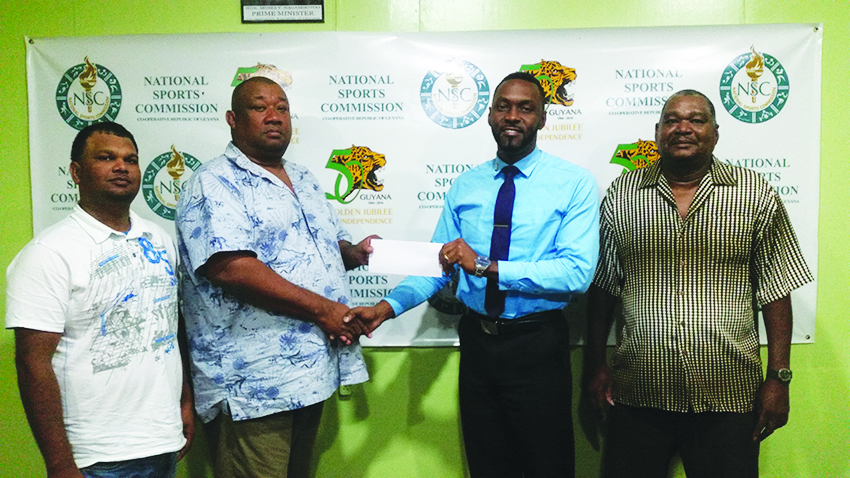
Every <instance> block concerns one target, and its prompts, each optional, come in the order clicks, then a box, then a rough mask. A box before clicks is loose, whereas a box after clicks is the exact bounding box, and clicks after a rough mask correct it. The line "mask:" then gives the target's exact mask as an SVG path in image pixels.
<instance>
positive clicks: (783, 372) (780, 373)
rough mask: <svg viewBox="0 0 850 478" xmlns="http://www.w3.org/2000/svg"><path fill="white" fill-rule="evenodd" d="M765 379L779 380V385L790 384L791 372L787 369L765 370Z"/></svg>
mask: <svg viewBox="0 0 850 478" xmlns="http://www.w3.org/2000/svg"><path fill="white" fill-rule="evenodd" d="M766 378H772V379H775V380H779V383H781V384H783V385H788V384H789V383H791V371H790V370H788V369H787V368H780V369H779V370H771V369H767V375H766Z"/></svg>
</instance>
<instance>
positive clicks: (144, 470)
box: [80, 451, 177, 478]
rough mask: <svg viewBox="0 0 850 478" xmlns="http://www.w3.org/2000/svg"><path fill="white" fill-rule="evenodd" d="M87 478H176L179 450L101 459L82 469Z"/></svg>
mask: <svg viewBox="0 0 850 478" xmlns="http://www.w3.org/2000/svg"><path fill="white" fill-rule="evenodd" d="M80 472H81V473H82V474H83V476H85V477H86V478H174V476H175V475H176V474H177V452H176V451H175V452H173V453H163V454H162V455H156V456H149V457H147V458H136V459H135V460H125V461H101V462H98V463H95V464H94V465H91V466H87V467H85V468H83V469H82V470H80Z"/></svg>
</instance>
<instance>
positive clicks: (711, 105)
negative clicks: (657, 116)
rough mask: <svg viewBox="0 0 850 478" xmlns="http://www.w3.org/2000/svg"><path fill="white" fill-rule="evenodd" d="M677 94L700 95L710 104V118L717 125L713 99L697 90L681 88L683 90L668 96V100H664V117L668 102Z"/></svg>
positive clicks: (662, 110) (662, 109)
mask: <svg viewBox="0 0 850 478" xmlns="http://www.w3.org/2000/svg"><path fill="white" fill-rule="evenodd" d="M677 96H699V97H700V98H702V99H704V100H705V102H706V103H707V104H708V112H709V113H711V118H710V119H711V123H712V124H714V125H717V114H716V112H715V111H714V103H712V102H711V100H710V99H708V96H705V95H704V94H702V93H701V92H699V91H697V90H681V91H677V92H675V93H673V94H672V95H670V97H669V98H667V101H665V102H664V107H663V108H661V117H662V118H663V117H664V110H665V109H667V103H669V102H670V100H672V99H673V98H675V97H677Z"/></svg>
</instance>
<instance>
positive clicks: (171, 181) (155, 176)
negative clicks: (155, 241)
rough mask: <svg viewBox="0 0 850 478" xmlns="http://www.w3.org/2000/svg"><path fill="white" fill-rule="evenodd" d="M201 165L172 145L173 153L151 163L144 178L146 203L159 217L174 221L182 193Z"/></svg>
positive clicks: (143, 187) (143, 190)
mask: <svg viewBox="0 0 850 478" xmlns="http://www.w3.org/2000/svg"><path fill="white" fill-rule="evenodd" d="M200 165H201V162H200V161H198V159H197V158H195V157H194V156H192V155H191V154H189V153H186V152H180V151H177V149H176V148H175V147H174V145H171V151H169V152H167V153H162V154H160V155H159V156H157V157H156V158H154V159H153V161H151V163H150V164H149V165H148V167H147V168H145V174H144V175H143V176H142V196H143V197H144V198H145V203H147V205H148V207H150V208H151V211H153V212H155V213H156V214H157V215H158V216H159V217H162V218H164V219H168V220H172V221H173V220H174V210H175V209H176V208H177V200H178V199H180V191H182V190H183V185H184V184H186V180H187V179H189V177H188V176H187V175H186V172H187V171H186V168H189V172H192V171H195V170H196V169H198V167H199V166H200Z"/></svg>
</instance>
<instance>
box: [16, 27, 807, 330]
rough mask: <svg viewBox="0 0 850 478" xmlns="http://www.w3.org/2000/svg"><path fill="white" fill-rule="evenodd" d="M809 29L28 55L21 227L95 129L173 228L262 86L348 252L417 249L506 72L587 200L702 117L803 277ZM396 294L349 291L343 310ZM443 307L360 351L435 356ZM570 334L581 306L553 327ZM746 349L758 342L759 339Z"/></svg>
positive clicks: (346, 39) (290, 42)
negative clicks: (670, 117) (376, 244)
mask: <svg viewBox="0 0 850 478" xmlns="http://www.w3.org/2000/svg"><path fill="white" fill-rule="evenodd" d="M822 36H823V34H822V26H821V25H816V24H783V25H747V26H719V27H674V28H617V29H614V28H611V29H590V30H541V31H499V32H465V33H405V34H386V33H338V32H321V33H279V34H255V35H248V34H208V35H168V36H154V35H150V36H115V37H77V38H34V39H27V73H28V76H27V78H28V87H29V121H30V151H31V168H32V192H33V209H34V211H33V223H34V224H33V225H34V229H35V231H36V232H38V231H40V230H41V229H43V228H45V227H46V226H48V225H50V224H52V223H54V222H56V221H58V220H60V219H61V218H62V217H64V216H66V215H67V214H68V212H69V210H70V209H71V208H72V207H73V205H74V204H75V202H76V200H77V191H76V189H75V187H74V184H73V182H72V181H71V178H70V176H69V174H68V163H69V151H70V147H71V142H72V140H73V138H74V136H75V134H76V133H77V131H78V129H80V128H82V127H84V126H85V125H87V124H89V123H91V122H95V121H104V120H107V119H110V120H114V121H117V122H119V123H122V124H123V125H124V126H126V127H127V128H128V129H129V130H130V131H131V132H132V133H133V134H134V135H135V137H136V140H137V142H138V144H139V150H140V151H139V152H140V156H141V167H142V172H143V186H142V192H141V193H140V195H139V197H138V198H137V200H136V203H135V205H134V210H135V211H136V212H138V213H139V214H141V215H142V216H143V217H146V218H149V219H153V220H155V221H157V222H159V223H160V224H162V225H163V226H164V227H166V228H167V229H169V230H173V223H172V218H173V208H174V205H175V203H176V198H177V197H178V195H179V192H180V189H181V187H182V184H183V183H184V182H185V180H186V179H187V178H188V177H189V176H190V175H191V173H192V171H193V170H195V169H196V168H197V167H198V166H199V165H200V164H201V163H203V162H204V161H208V160H210V159H212V158H214V157H216V156H217V155H219V154H221V153H222V152H223V150H224V147H225V145H226V143H227V141H229V139H230V133H229V129H228V127H227V124H226V122H225V121H224V115H225V112H226V111H227V110H228V109H229V106H230V94H231V91H232V87H233V86H234V85H235V84H238V82H239V81H241V80H242V79H244V78H247V77H250V76H251V75H255V74H263V75H266V76H270V77H272V78H274V79H276V80H277V81H278V82H279V83H281V85H282V86H283V87H284V89H285V91H286V92H287V95H288V96H289V99H290V102H291V107H292V115H293V129H294V131H293V140H292V144H291V145H290V147H289V149H288V150H287V153H286V158H287V159H288V160H291V161H295V162H298V163H301V164H304V165H306V166H308V167H309V168H310V169H311V170H312V171H313V173H314V174H315V175H316V176H317V177H318V178H319V181H320V182H321V183H322V186H323V187H324V189H325V191H326V192H327V195H328V197H329V200H330V201H332V203H333V204H334V206H335V207H336V209H337V211H338V212H339V215H340V218H341V219H342V221H343V222H344V223H345V224H346V227H347V228H348V229H349V231H350V232H351V233H352V234H353V235H354V238H355V240H360V239H361V238H363V237H365V236H366V235H368V234H379V235H380V236H382V237H384V238H386V239H394V240H413V241H423V240H426V241H427V240H429V239H430V237H431V233H432V232H433V228H434V225H435V224H436V221H437V217H438V216H439V213H440V210H441V207H442V198H443V196H444V195H445V193H446V191H447V190H448V188H449V186H450V185H451V183H452V181H453V180H454V178H455V177H457V175H458V174H460V173H461V172H463V171H465V170H467V169H469V168H471V167H473V166H474V165H477V164H479V163H481V162H484V161H486V160H489V159H491V158H492V157H493V156H494V155H495V143H494V141H493V138H492V135H491V133H490V130H489V127H488V125H487V120H486V115H487V110H488V107H489V103H490V100H491V95H492V93H493V90H494V89H495V87H496V85H497V84H498V82H499V81H500V80H501V78H502V77H504V76H505V75H506V74H508V73H510V72H512V71H517V70H520V69H522V70H528V71H530V72H531V73H533V74H535V75H536V76H538V77H540V78H542V81H543V83H544V84H545V85H546V87H547V90H548V92H549V93H550V94H552V104H551V105H550V106H549V108H548V112H547V114H548V117H547V125H546V127H545V129H544V130H542V131H540V134H539V135H538V145H539V146H540V147H541V149H543V150H545V151H548V152H550V153H553V154H555V155H557V156H560V157H562V158H564V159H566V160H569V161H571V162H574V163H576V164H579V165H581V166H583V167H586V168H588V169H590V170H591V171H592V172H593V174H594V175H595V176H596V178H597V180H598V183H599V187H600V194H603V193H604V191H605V189H606V188H607V186H608V184H610V182H611V181H612V180H613V179H614V178H615V177H617V176H618V175H619V174H621V173H622V172H623V171H624V170H625V169H627V168H634V167H635V165H637V166H638V167H639V166H641V165H642V164H644V163H645V162H646V161H650V162H651V161H653V160H654V158H655V156H654V155H653V152H654V149H653V148H654V144H653V143H645V142H639V140H640V141H647V140H650V141H651V140H653V139H654V125H655V123H656V122H657V120H658V117H659V114H660V110H661V106H662V105H663V103H664V101H665V100H666V99H667V97H669V96H670V95H671V94H672V93H673V92H675V91H678V90H681V89H685V88H692V89H696V90H699V91H701V92H703V93H705V94H706V95H707V96H708V97H709V98H711V100H712V101H713V102H714V104H715V106H716V108H717V120H718V123H719V124H720V141H719V144H718V146H717V148H716V150H715V154H716V156H717V157H718V158H719V159H720V160H721V161H724V162H728V163H731V164H735V165H740V166H744V167H748V168H752V169H754V170H756V171H758V172H759V173H761V174H762V175H764V177H765V178H766V179H767V180H768V181H770V182H771V184H773V186H774V187H775V188H776V189H777V190H778V191H779V193H780V195H781V196H782V198H783V200H784V202H785V205H786V207H787V208H788V211H789V213H790V215H791V219H792V222H793V223H794V226H795V228H796V231H797V235H798V237H799V239H800V243H801V246H802V248H803V253H804V255H805V257H806V260H807V262H808V264H809V267H810V268H811V269H812V271H813V273H815V274H816V273H817V270H816V269H817V230H818V223H817V218H818V173H819V163H820V157H819V154H820V137H819V134H820V85H821V42H822ZM401 279H402V277H398V276H388V275H378V274H370V273H369V272H368V271H367V270H366V268H363V270H355V271H353V272H351V273H350V275H349V285H350V291H351V296H352V301H353V305H371V304H374V303H376V302H377V301H378V300H380V298H381V297H383V296H384V295H386V293H387V292H388V291H389V290H391V289H392V287H393V286H395V285H396V284H397V283H398V282H399V281H400V280H401ZM816 290H817V287H816V284H809V285H806V286H804V287H803V288H801V289H799V290H797V291H795V292H794V293H793V295H792V297H793V304H794V318H795V321H794V335H793V341H794V342H797V343H799V342H813V341H814V330H815V329H814V318H815V305H816V304H815V299H816ZM458 314H459V308H458V304H457V303H456V302H455V301H454V300H453V297H452V294H451V293H450V292H448V291H443V292H441V293H439V294H437V296H435V297H434V298H433V299H432V300H431V301H430V304H428V303H426V304H423V305H422V306H420V307H418V308H416V309H414V310H412V311H410V312H408V313H407V314H404V315H403V316H401V317H400V318H398V319H396V320H393V321H390V322H387V323H386V324H384V326H382V328H381V329H379V330H378V331H377V332H376V334H375V337H374V338H372V339H364V341H363V342H364V344H365V345H392V346H408V345H414V346H432V345H454V344H456V342H457V336H456V332H455V325H456V322H457V318H458V317H459V315H458ZM567 316H568V318H569V320H570V324H571V330H572V339H573V341H574V342H577V343H578V342H580V341H581V338H582V336H583V330H584V325H583V321H584V319H583V305H582V303H581V299H579V300H578V301H577V303H576V304H573V305H571V306H570V307H568V309H567ZM762 337H764V333H763V329H762Z"/></svg>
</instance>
